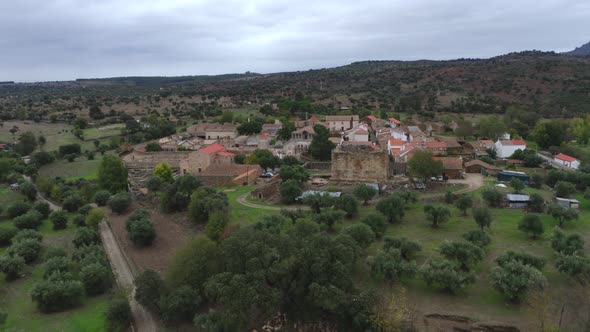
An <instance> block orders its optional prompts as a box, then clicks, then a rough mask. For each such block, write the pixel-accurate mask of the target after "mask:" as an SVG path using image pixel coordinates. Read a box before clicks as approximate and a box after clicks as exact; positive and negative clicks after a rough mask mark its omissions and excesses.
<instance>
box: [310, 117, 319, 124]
mask: <svg viewBox="0 0 590 332" xmlns="http://www.w3.org/2000/svg"><path fill="white" fill-rule="evenodd" d="M309 121H312V122H318V121H319V120H318V118H317V116H315V115H312V116H311V118H309Z"/></svg>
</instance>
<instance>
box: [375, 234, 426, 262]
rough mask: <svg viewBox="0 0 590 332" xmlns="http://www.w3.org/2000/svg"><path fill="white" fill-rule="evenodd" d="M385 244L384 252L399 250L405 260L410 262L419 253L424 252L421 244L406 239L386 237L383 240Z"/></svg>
mask: <svg viewBox="0 0 590 332" xmlns="http://www.w3.org/2000/svg"><path fill="white" fill-rule="evenodd" d="M383 242H384V243H383V249H384V250H389V249H391V248H395V249H399V251H400V253H401V255H402V257H403V258H404V259H405V260H410V258H412V257H413V256H414V255H415V254H416V253H417V252H418V251H420V250H422V246H421V245H420V243H418V242H416V241H413V240H410V239H408V238H406V237H391V236H386V237H385V238H384V239H383Z"/></svg>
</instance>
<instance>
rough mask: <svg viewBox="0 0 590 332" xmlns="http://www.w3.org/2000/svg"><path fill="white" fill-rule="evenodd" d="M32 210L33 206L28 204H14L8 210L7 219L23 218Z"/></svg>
mask: <svg viewBox="0 0 590 332" xmlns="http://www.w3.org/2000/svg"><path fill="white" fill-rule="evenodd" d="M30 209H31V204H30V203H27V202H14V203H12V204H10V205H8V207H7V208H6V217H8V219H14V218H16V217H18V216H22V215H23V214H25V213H27V212H28V211H29V210H30Z"/></svg>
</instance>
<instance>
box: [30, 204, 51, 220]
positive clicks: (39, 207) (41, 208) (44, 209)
mask: <svg viewBox="0 0 590 332" xmlns="http://www.w3.org/2000/svg"><path fill="white" fill-rule="evenodd" d="M33 210H35V211H37V212H39V213H40V214H41V216H42V217H43V219H47V217H49V214H50V213H51V208H50V207H49V204H48V203H47V202H37V203H35V204H34V205H33Z"/></svg>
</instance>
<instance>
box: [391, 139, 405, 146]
mask: <svg viewBox="0 0 590 332" xmlns="http://www.w3.org/2000/svg"><path fill="white" fill-rule="evenodd" d="M389 145H391V146H402V145H404V141H402V140H401V139H396V138H391V139H389Z"/></svg>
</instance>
